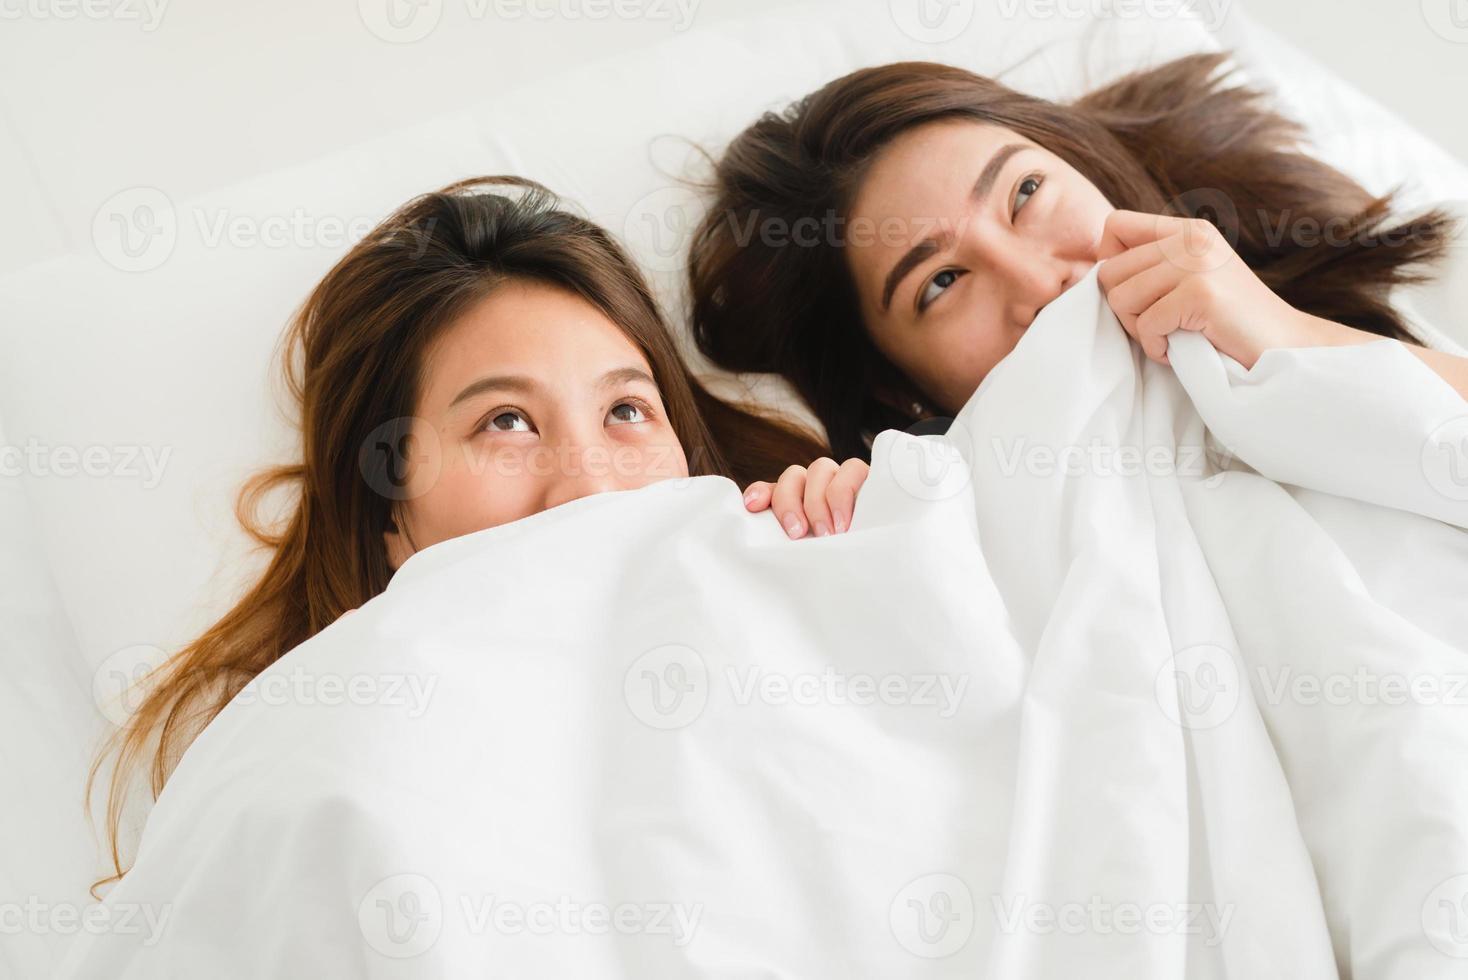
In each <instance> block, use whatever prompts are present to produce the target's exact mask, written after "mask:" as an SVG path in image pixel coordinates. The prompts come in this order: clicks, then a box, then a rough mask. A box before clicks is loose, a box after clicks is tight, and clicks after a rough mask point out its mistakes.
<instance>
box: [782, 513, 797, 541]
mask: <svg viewBox="0 0 1468 980" xmlns="http://www.w3.org/2000/svg"><path fill="white" fill-rule="evenodd" d="M785 533H787V534H789V535H790V536H791V537H792V538H798V537H800V518H798V517H796V516H795V515H794V514H791V515H790V516H789V517H787V518H785Z"/></svg>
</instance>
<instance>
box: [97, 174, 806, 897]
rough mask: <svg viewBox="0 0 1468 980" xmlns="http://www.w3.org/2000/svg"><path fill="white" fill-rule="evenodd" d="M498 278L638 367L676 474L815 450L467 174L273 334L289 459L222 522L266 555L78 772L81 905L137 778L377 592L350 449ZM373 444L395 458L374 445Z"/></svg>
mask: <svg viewBox="0 0 1468 980" xmlns="http://www.w3.org/2000/svg"><path fill="white" fill-rule="evenodd" d="M511 280H533V281H537V282H541V283H545V284H549V285H554V286H557V287H560V288H563V289H566V290H569V291H571V292H573V293H575V294H577V295H579V296H580V297H582V298H583V299H585V300H586V301H588V302H589V303H591V304H592V305H593V306H595V307H596V308H597V309H599V310H601V311H602V312H603V313H604V314H606V316H607V317H608V319H610V320H611V321H612V322H613V323H614V324H616V325H617V327H619V328H620V329H621V330H622V332H623V333H624V334H625V335H626V336H627V338H628V339H629V340H630V341H631V342H632V343H633V344H634V345H635V346H636V347H637V348H638V349H639V350H640V351H641V352H642V354H643V355H644V356H645V357H646V358H647V361H648V364H649V365H650V366H651V368H652V373H653V377H654V380H655V381H656V382H657V385H658V389H659V391H660V393H661V395H662V399H663V404H664V406H665V408H666V409H667V417H668V420H669V422H670V424H671V425H672V427H673V429H674V431H675V432H676V433H677V436H678V440H679V442H680V443H681V444H682V446H683V450H684V453H685V455H686V456H687V459H688V466H689V474H690V475H692V476H701V475H710V474H714V475H722V476H727V477H730V478H731V479H733V480H735V481H736V482H738V483H740V485H741V486H742V485H744V484H746V483H749V482H752V481H754V480H772V479H775V478H776V477H777V476H778V475H779V473H780V471H781V470H783V469H784V467H785V466H786V465H787V464H790V463H794V462H800V463H806V462H809V461H810V460H811V459H813V458H815V457H817V456H820V455H822V454H823V447H822V445H821V443H820V442H819V441H818V440H817V439H816V438H815V437H814V436H813V435H811V434H810V433H808V432H804V431H803V430H800V429H798V428H795V427H793V426H791V425H788V424H785V423H783V422H779V421H775V420H772V419H770V418H768V417H766V416H764V415H762V414H760V413H758V412H757V411H755V410H754V409H752V408H749V407H747V406H740V405H735V404H732V403H726V402H723V401H720V400H719V399H717V398H714V397H713V396H712V395H710V394H709V393H708V392H707V391H706V390H705V389H704V388H703V386H702V385H700V384H699V382H698V381H697V380H696V379H695V378H694V377H693V376H692V375H691V374H690V373H689V372H688V370H687V368H686V367H685V365H684V364H683V362H682V361H681V360H680V359H679V356H678V353H677V348H676V347H675V345H674V342H673V340H672V337H671V335H670V334H669V332H668V329H667V326H666V324H665V322H664V320H663V317H662V315H661V314H660V312H659V310H658V307H657V304H656V302H655V301H654V299H653V297H652V294H651V293H650V292H649V290H648V288H647V286H646V284H645V282H644V280H643V278H642V276H641V274H640V273H639V272H638V270H637V268H636V266H635V265H634V264H633V263H632V262H631V261H630V260H629V259H628V257H627V255H626V254H625V253H624V252H623V250H622V249H621V248H620V247H619V246H618V244H617V243H616V242H615V241H614V240H613V239H612V237H611V236H610V235H609V234H607V232H606V231H604V230H603V229H601V228H600V227H598V226H596V225H594V224H592V223H590V222H588V221H586V220H585V219H583V218H581V217H578V216H576V215H574V214H572V213H570V212H568V211H566V210H564V209H563V208H561V207H560V206H559V205H558V203H557V201H556V199H555V197H554V195H552V194H551V193H550V192H549V191H548V190H546V189H545V188H544V187H542V186H540V185H539V184H535V183H533V182H531V181H526V180H521V179H518V178H512V177H481V178H474V179H471V180H465V181H461V182H459V183H456V184H453V185H450V186H448V187H446V188H444V189H442V190H440V191H437V192H435V193H431V194H426V195H424V196H422V197H419V198H416V199H415V200H413V201H410V202H409V203H408V204H406V205H404V206H403V207H402V208H401V209H399V210H398V211H397V212H396V213H394V214H393V215H392V216H390V217H389V218H387V219H386V220H385V221H383V222H382V223H381V224H380V225H378V226H377V227H376V228H375V229H374V230H373V231H372V232H370V233H369V234H368V235H367V236H366V237H365V238H364V239H363V240H362V241H361V242H359V243H358V244H357V245H356V246H355V247H353V248H352V249H351V251H350V252H349V253H348V254H347V255H346V256H345V257H344V258H343V259H342V260H341V261H340V262H338V263H337V265H336V266H335V267H334V268H333V269H332V270H331V271H330V272H329V273H327V275H326V277H325V278H324V279H323V280H322V281H321V283H320V284H319V285H318V286H317V287H316V288H315V290H314V291H313V292H312V293H311V295H310V297H309V298H308V299H307V300H306V302H305V304H304V306H303V307H302V308H301V309H300V311H299V312H298V313H297V314H296V316H295V318H294V320H293V322H292V323H291V324H290V326H289V328H288V329H287V331H286V333H285V335H284V337H283V340H282V345H281V351H280V357H281V365H282V370H283V374H284V379H285V383H286V388H287V389H288V391H289V394H290V398H291V400H292V402H293V405H294V408H295V411H296V414H297V416H298V423H299V428H300V433H301V440H302V446H301V456H300V459H299V461H297V462H292V463H289V464H286V465H281V466H275V467H272V468H270V469H267V470H264V471H262V472H260V473H259V474H257V475H256V476H255V477H253V478H252V479H251V480H250V481H249V482H248V483H247V484H246V485H245V486H244V488H243V489H242V491H241V493H240V495H239V498H238V500H237V502H236V508H235V510H236V514H237V516H238V518H239V520H240V523H241V524H242V525H243V526H244V528H245V529H246V531H247V532H248V533H249V534H250V535H251V536H252V537H253V538H254V540H255V541H256V542H257V543H258V544H259V545H260V546H261V547H262V548H264V549H266V550H267V552H268V564H267V567H266V568H265V571H264V573H263V574H262V575H261V576H260V578H259V580H258V581H256V582H255V583H254V585H253V586H252V587H251V588H250V589H249V590H248V592H247V593H246V594H245V596H244V597H243V598H242V599H240V600H239V602H238V603H237V604H236V605H235V606H234V607H233V608H232V609H230V610H229V612H228V613H226V614H225V615H224V617H223V618H222V619H220V620H219V621H218V622H217V623H215V624H214V625H213V626H211V627H210V628H209V629H208V630H207V631H206V632H205V633H204V634H203V635H202V636H200V637H199V638H198V639H197V640H195V641H194V642H192V643H190V644H189V645H188V646H186V647H184V648H183V649H182V650H180V651H179V652H178V653H177V654H175V655H174V656H173V657H172V658H170V660H169V661H168V662H167V663H165V664H164V665H163V666H162V667H160V668H159V669H158V670H157V671H155V672H154V674H153V675H150V677H149V678H148V679H147V681H146V685H147V686H146V688H145V692H144V697H143V699H142V701H141V703H140V705H139V707H138V710H137V711H136V712H135V713H134V714H133V715H132V716H131V717H130V719H129V721H128V723H127V724H126V725H125V726H124V727H122V728H120V729H119V730H118V731H117V732H115V733H114V735H113V737H112V738H111V739H110V740H109V741H108V743H107V745H106V746H105V747H104V749H103V751H102V753H101V754H100V755H99V757H98V759H97V761H96V762H95V763H94V765H93V766H92V769H91V774H90V777H89V779H88V786H87V793H88V799H89V800H90V798H91V793H92V790H93V788H94V785H95V783H96V780H97V777H98V774H99V772H100V770H101V768H102V766H103V765H104V763H105V762H106V761H107V760H108V759H109V758H114V757H115V760H116V764H115V766H114V767H113V769H112V771H111V775H110V779H109V794H108V803H107V812H106V821H107V826H106V829H107V837H108V843H109V846H110V849H111V855H112V863H113V868H114V871H115V873H114V874H113V875H112V876H111V877H107V878H103V879H101V880H100V881H98V882H96V883H95V884H94V885H93V894H96V889H97V888H98V887H100V886H101V885H104V884H107V883H109V882H112V881H116V880H118V879H119V878H121V877H122V875H123V874H124V871H123V866H122V857H121V854H120V848H119V843H118V836H119V825H120V822H121V818H122V814H123V811H124V807H125V804H126V802H127V800H128V798H129V790H130V789H132V788H133V787H134V779H135V777H137V776H139V775H141V771H142V770H143V768H144V767H145V766H146V771H147V775H148V777H149V779H148V781H149V783H150V785H151V790H152V794H153V796H154V797H155V798H156V797H157V795H158V794H159V793H161V792H162V791H163V787H164V784H165V783H166V782H167V780H168V777H169V775H170V774H171V772H172V771H173V769H174V767H175V766H176V765H177V762H178V759H179V758H180V757H181V755H182V754H183V752H184V750H185V749H186V748H187V747H188V745H189V744H190V743H191V742H192V741H193V739H194V737H195V736H196V735H197V734H198V732H199V731H200V730H201V729H202V728H203V726H204V725H206V724H207V723H208V722H209V721H210V720H211V719H212V718H213V717H214V716H215V715H217V714H218V713H219V712H220V711H221V710H222V709H223V708H224V706H225V705H226V704H227V703H228V702H229V700H230V699H231V698H232V697H234V695H235V694H236V693H238V691H239V690H240V689H241V688H242V687H243V686H244V685H245V684H247V683H248V682H249V681H250V680H251V679H252V678H254V677H255V676H256V675H257V674H259V673H260V672H261V671H262V670H264V669H265V668H266V667H268V666H270V665H271V664H272V663H274V662H275V661H276V660H278V659H280V657H281V656H283V655H284V654H285V653H287V652H288V651H290V650H291V649H292V648H294V647H296V646H297V645H299V644H300V643H302V642H304V641H305V640H307V639H308V638H310V637H311V636H313V635H315V634H316V633H317V632H319V631H320V630H321V629H323V628H324V627H326V626H327V625H328V624H330V623H332V622H333V621H335V620H336V619H337V618H338V617H339V616H341V614H342V613H343V612H345V611H347V610H349V609H354V608H356V607H357V606H360V605H361V604H362V603H364V602H366V601H367V600H368V599H371V598H372V597H373V596H375V595H377V594H379V593H381V592H382V591H383V590H384V589H385V588H387V584H388V580H389V579H390V578H391V577H392V574H393V569H392V567H391V566H390V565H389V563H388V558H387V553H386V549H385V546H384V542H383V532H384V531H385V530H386V529H387V527H388V524H389V521H391V520H392V518H393V507H394V502H393V500H392V499H391V497H390V496H389V495H385V494H383V493H379V492H377V491H376V490H374V487H378V488H382V487H385V486H388V485H389V482H390V480H391V477H392V474H390V473H387V472H384V468H385V467H388V466H391V465H394V464H393V461H392V459H391V458H390V456H389V455H386V454H380V453H376V452H371V451H367V450H368V449H369V448H370V447H369V440H370V442H371V443H373V444H375V443H377V442H378V440H379V438H381V437H382V436H383V433H384V431H385V430H384V427H385V426H386V427H387V428H388V429H391V428H392V426H393V425H395V424H398V423H401V422H402V421H404V420H407V419H408V418H409V417H410V416H411V415H412V413H413V410H414V406H415V404H416V402H417V395H418V391H419V385H420V381H421V379H420V371H421V370H422V368H423V362H424V356H425V353H426V351H428V349H429V348H430V346H431V345H432V344H433V342H434V340H435V338H437V337H438V336H439V335H440V334H441V333H442V332H443V331H444V329H445V328H446V327H447V326H448V325H449V324H450V323H452V322H453V320H454V319H455V317H456V316H457V315H459V314H460V313H461V312H463V311H464V310H466V308H467V307H468V306H469V305H471V304H473V303H475V302H476V301H478V300H480V299H482V298H483V297H485V296H486V295H488V294H489V293H490V292H492V291H493V290H495V289H496V288H497V287H499V286H500V285H502V284H504V283H505V282H507V281H511ZM409 431H411V427H410V426H403V433H402V434H407V433H408V432H409ZM386 440H387V441H388V442H389V444H393V445H396V441H395V440H394V438H393V434H392V433H391V432H390V431H389V432H388V433H387V436H386ZM403 455H406V454H403ZM277 492H285V493H287V494H288V496H287V497H286V501H287V514H286V516H285V518H284V520H283V521H275V522H268V523H267V522H266V521H264V520H262V519H261V518H260V517H259V514H260V512H261V509H262V506H263V505H264V504H265V503H266V502H267V501H266V498H267V497H272V499H278V498H274V497H273V496H272V495H274V494H275V493H277Z"/></svg>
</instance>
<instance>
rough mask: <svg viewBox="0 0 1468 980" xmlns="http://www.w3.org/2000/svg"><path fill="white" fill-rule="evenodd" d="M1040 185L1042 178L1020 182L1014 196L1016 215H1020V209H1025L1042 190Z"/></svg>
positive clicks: (1029, 178)
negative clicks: (1037, 192)
mask: <svg viewBox="0 0 1468 980" xmlns="http://www.w3.org/2000/svg"><path fill="white" fill-rule="evenodd" d="M1040 183H1041V178H1040V177H1038V176H1033V177H1026V178H1025V179H1024V180H1022V181H1020V182H1019V188H1018V189H1017V191H1016V192H1015V195H1014V213H1015V214H1018V213H1019V209H1020V208H1022V207H1024V206H1025V204H1026V203H1027V202H1028V201H1029V199H1030V198H1031V197H1033V196H1034V194H1035V192H1036V191H1038V190H1039V189H1040Z"/></svg>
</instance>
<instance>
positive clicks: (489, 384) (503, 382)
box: [449, 365, 657, 408]
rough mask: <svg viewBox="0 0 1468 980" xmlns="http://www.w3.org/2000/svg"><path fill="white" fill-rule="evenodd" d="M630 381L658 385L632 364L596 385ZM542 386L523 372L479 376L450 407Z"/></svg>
mask: <svg viewBox="0 0 1468 980" xmlns="http://www.w3.org/2000/svg"><path fill="white" fill-rule="evenodd" d="M629 381H644V382H646V383H647V384H650V385H652V386H653V387H654V388H656V387H657V382H656V381H654V380H653V378H652V375H650V374H648V373H647V372H646V371H644V370H643V369H642V368H640V367H634V366H632V365H628V366H626V367H619V368H613V369H612V370H610V371H608V372H607V373H606V374H603V375H602V376H601V377H600V378H598V379H597V380H596V387H598V388H612V387H615V386H616V385H621V384H626V383H628V382H629ZM540 387H541V385H540V382H538V381H536V380H535V379H534V378H529V377H526V376H525V375H522V374H497V375H490V376H488V377H483V378H479V379H478V380H476V381H471V382H470V383H469V384H468V385H466V386H465V387H464V390H463V391H461V392H459V393H458V394H457V395H455V396H454V400H453V401H451V402H449V408H453V407H454V406H455V405H457V404H459V403H460V402H462V401H467V400H468V399H470V398H473V397H475V396H476V395H482V394H484V393H485V392H487V391H514V392H521V393H525V392H531V391H535V390H537V389H539V388H540Z"/></svg>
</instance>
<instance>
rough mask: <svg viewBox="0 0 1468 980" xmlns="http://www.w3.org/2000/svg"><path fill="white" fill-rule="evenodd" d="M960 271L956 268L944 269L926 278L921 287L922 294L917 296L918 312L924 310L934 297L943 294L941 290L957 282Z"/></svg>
mask: <svg viewBox="0 0 1468 980" xmlns="http://www.w3.org/2000/svg"><path fill="white" fill-rule="evenodd" d="M960 275H961V273H960V272H959V271H958V270H957V269H944V270H943V271H942V272H939V273H938V274H937V275H936V276H934V277H933V278H931V279H929V280H928V284H927V285H926V286H924V287H923V294H922V295H921V296H920V297H918V312H922V311H923V310H926V309H927V308H928V306H929V304H931V303H932V302H933V301H934V300H935V299H937V298H938V297H939V296H941V295H943V290H945V289H947V288H948V287H949V286H951V285H953V284H954V283H955V282H958V277H959V276H960Z"/></svg>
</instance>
